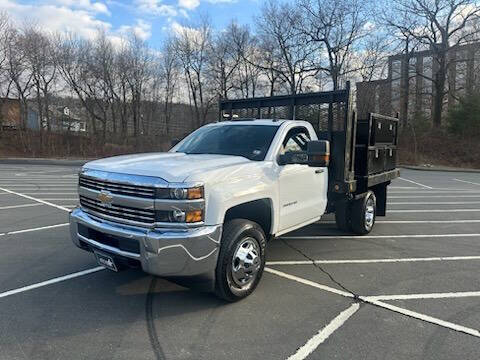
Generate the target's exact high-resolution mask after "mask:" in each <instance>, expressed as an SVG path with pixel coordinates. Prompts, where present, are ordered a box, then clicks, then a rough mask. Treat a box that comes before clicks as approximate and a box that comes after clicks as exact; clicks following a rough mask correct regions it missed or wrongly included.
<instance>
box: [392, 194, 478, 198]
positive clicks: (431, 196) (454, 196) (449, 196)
mask: <svg viewBox="0 0 480 360" xmlns="http://www.w3.org/2000/svg"><path fill="white" fill-rule="evenodd" d="M388 198H389V199H409V198H413V199H418V198H426V199H429V198H442V199H443V198H480V195H412V196H410V195H409V196H398V195H393V196H390V195H388Z"/></svg>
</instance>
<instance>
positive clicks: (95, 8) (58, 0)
mask: <svg viewBox="0 0 480 360" xmlns="http://www.w3.org/2000/svg"><path fill="white" fill-rule="evenodd" d="M50 3H51V4H52V5H55V4H57V5H61V6H67V7H69V8H71V9H82V10H86V11H90V12H93V13H103V14H106V15H110V11H109V10H108V7H107V5H106V4H104V3H103V2H92V1H90V0H53V1H51V2H50Z"/></svg>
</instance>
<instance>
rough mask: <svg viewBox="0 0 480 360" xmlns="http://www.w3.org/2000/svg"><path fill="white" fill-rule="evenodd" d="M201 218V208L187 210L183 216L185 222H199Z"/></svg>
mask: <svg viewBox="0 0 480 360" xmlns="http://www.w3.org/2000/svg"><path fill="white" fill-rule="evenodd" d="M202 220H203V211H202V210H194V211H188V212H187V215H186V217H185V221H186V222H187V223H195V222H200V221H202Z"/></svg>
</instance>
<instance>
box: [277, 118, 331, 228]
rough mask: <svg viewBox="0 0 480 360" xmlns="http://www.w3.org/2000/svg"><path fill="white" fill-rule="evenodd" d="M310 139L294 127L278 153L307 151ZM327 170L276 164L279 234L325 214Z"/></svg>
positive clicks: (301, 127)
mask: <svg viewBox="0 0 480 360" xmlns="http://www.w3.org/2000/svg"><path fill="white" fill-rule="evenodd" d="M309 140H310V136H309V132H308V130H307V129H306V128H305V127H303V126H299V127H294V128H292V129H290V130H289V131H288V133H287V134H286V136H285V139H284V140H283V142H282V146H281V149H280V154H285V153H288V152H306V151H307V142H308V141H309ZM327 176H328V174H327V171H326V169H325V168H317V167H310V166H308V165H307V164H287V165H279V173H278V177H279V178H278V184H279V185H278V186H279V206H280V210H279V214H280V221H279V222H280V223H279V225H280V226H279V230H280V231H281V232H283V231H285V230H288V229H292V230H293V228H295V227H298V226H301V225H302V224H304V223H308V222H311V221H312V219H316V218H319V217H320V216H321V215H322V214H323V213H324V211H325V207H326V202H327V184H328V182H327V181H328V180H327Z"/></svg>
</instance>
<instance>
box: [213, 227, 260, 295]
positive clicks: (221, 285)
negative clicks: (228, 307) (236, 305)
mask: <svg viewBox="0 0 480 360" xmlns="http://www.w3.org/2000/svg"><path fill="white" fill-rule="evenodd" d="M245 246H247V247H245ZM265 246H266V238H265V234H264V232H263V230H262V228H261V227H260V225H258V224H257V223H255V222H253V221H250V220H245V219H234V220H230V221H228V222H227V223H226V224H225V225H224V226H223V233H222V240H221V245H220V253H219V256H218V262H217V269H216V280H215V281H216V284H215V294H216V295H217V296H218V297H219V298H221V299H224V300H226V301H230V302H234V301H238V300H241V299H243V298H245V297H247V296H248V295H250V294H251V293H252V292H253V291H254V290H255V288H256V287H257V285H258V283H259V282H260V279H261V277H262V274H263V269H264V267H265ZM242 249H243V250H244V251H248V249H251V251H250V252H249V253H248V254H247V258H246V260H247V262H248V261H250V260H251V259H253V260H251V261H252V264H250V265H249V264H246V265H245V266H243V264H245V262H242V261H241V260H239V257H238V256H235V255H238V254H239V252H240V253H242ZM245 249H247V250H245ZM242 254H245V252H244V253H242ZM252 254H257V255H258V256H254V257H252ZM248 256H250V258H248ZM234 257H235V258H234ZM239 262H240V263H239ZM247 265H248V266H249V267H248V268H247V270H246V271H245V268H246V266H247ZM236 266H237V267H238V268H239V271H235V267H236ZM240 268H241V269H243V270H244V271H243V273H244V274H246V275H245V278H244V279H243V280H245V284H244V285H241V282H242V279H239V278H238V277H239V276H241V275H238V274H242V270H241V269H240ZM249 270H250V271H251V274H254V275H250V276H249V275H248V271H249Z"/></svg>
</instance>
